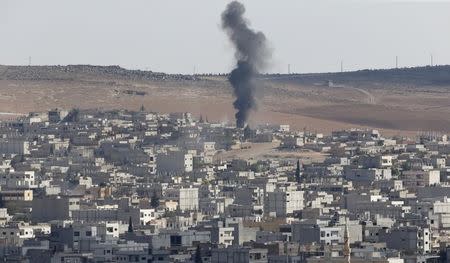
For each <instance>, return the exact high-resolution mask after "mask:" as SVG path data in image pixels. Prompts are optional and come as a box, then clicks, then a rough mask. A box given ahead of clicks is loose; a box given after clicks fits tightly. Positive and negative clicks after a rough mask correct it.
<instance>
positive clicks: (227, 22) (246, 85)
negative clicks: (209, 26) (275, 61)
mask: <svg viewBox="0 0 450 263" xmlns="http://www.w3.org/2000/svg"><path fill="white" fill-rule="evenodd" d="M244 13H245V7H244V5H243V4H241V3H239V2H237V1H233V2H231V3H229V4H228V6H227V8H226V10H225V11H224V12H223V13H222V28H223V30H225V32H226V33H227V34H228V37H229V38H230V41H231V42H232V43H233V45H234V47H235V49H236V51H235V58H236V60H237V64H236V68H235V69H233V71H231V73H230V76H229V78H228V80H229V81H230V83H231V86H232V87H233V91H234V95H235V97H236V100H235V101H234V103H233V106H234V108H235V109H236V110H237V112H236V115H235V116H236V126H237V127H240V128H243V127H244V126H245V124H246V123H247V119H248V115H249V113H250V110H251V109H254V108H255V107H256V100H255V89H256V87H257V86H258V84H257V81H256V78H255V77H256V75H257V74H258V73H259V72H260V71H261V70H263V69H264V68H265V67H266V65H267V60H268V58H269V57H270V55H271V54H270V50H269V49H268V48H267V45H266V37H265V36H264V34H263V33H262V32H255V31H253V30H252V29H250V28H249V26H248V21H247V20H246V19H245V18H244V17H243V15H244Z"/></svg>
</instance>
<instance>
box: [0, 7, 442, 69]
mask: <svg viewBox="0 0 450 263" xmlns="http://www.w3.org/2000/svg"><path fill="white" fill-rule="evenodd" d="M228 2H229V1H225V0H178V1H175V0H121V1H118V0H72V1H61V0H39V1H37V0H28V1H24V0H0V64H22V65H23V64H28V57H29V56H31V57H32V64H34V65H44V64H45V65H48V64H52V65H53V64H61V65H65V64H99V65H120V66H123V67H126V68H140V69H150V70H153V71H163V72H170V73H192V72H193V69H194V66H195V67H196V69H197V72H227V71H229V70H230V69H231V67H232V65H233V50H232V48H231V46H230V44H229V42H228V40H227V38H226V36H225V34H224V33H223V32H222V31H221V29H220V14H221V12H222V11H223V10H224V8H225V6H226V4H227V3H228ZM242 2H243V3H244V4H245V5H246V8H247V17H248V18H249V20H250V21H251V26H252V27H253V28H255V29H258V30H261V31H263V32H264V33H265V34H266V36H267V38H268V39H269V41H270V45H271V47H272V48H273V50H274V53H273V60H272V66H271V68H270V70H269V71H270V72H286V71H287V64H291V71H295V72H324V71H339V70H340V61H341V60H343V61H344V69H345V70H353V69H363V68H388V67H393V66H395V56H398V58H399V65H400V66H402V67H403V66H417V65H426V64H429V63H430V54H431V53H432V54H433V56H434V61H435V63H437V64H450V2H449V1H428V0H427V1H405V0H396V1H394V0H378V1H376V0H353V1H350V0H328V1H326V0H245V1H242Z"/></svg>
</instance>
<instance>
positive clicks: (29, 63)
mask: <svg viewBox="0 0 450 263" xmlns="http://www.w3.org/2000/svg"><path fill="white" fill-rule="evenodd" d="M28 66H31V56H29V57H28Z"/></svg>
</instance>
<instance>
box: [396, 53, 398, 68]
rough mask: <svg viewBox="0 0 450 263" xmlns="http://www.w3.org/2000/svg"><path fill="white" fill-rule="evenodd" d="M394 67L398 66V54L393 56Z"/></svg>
mask: <svg viewBox="0 0 450 263" xmlns="http://www.w3.org/2000/svg"><path fill="white" fill-rule="evenodd" d="M395 68H398V56H395Z"/></svg>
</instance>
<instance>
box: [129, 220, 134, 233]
mask: <svg viewBox="0 0 450 263" xmlns="http://www.w3.org/2000/svg"><path fill="white" fill-rule="evenodd" d="M128 233H133V221H132V220H131V216H130V219H129V220H128Z"/></svg>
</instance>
